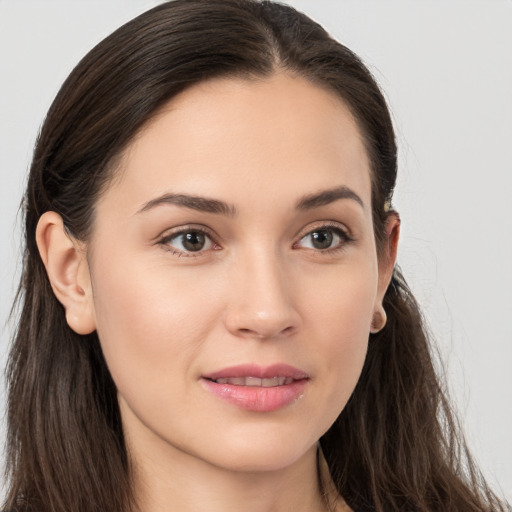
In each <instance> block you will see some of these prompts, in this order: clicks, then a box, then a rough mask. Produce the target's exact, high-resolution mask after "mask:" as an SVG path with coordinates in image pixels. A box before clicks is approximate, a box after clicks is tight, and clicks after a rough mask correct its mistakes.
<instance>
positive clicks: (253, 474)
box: [132, 446, 349, 512]
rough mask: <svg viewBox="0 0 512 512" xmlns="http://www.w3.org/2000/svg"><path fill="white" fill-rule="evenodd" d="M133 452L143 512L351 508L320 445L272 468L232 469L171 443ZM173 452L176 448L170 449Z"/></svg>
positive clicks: (328, 511)
mask: <svg viewBox="0 0 512 512" xmlns="http://www.w3.org/2000/svg"><path fill="white" fill-rule="evenodd" d="M166 451H167V450H165V451H158V452H157V453H156V454H155V453H151V452H148V451H146V452H145V453H144V455H139V456H137V455H136V454H132V466H133V479H134V489H135V498H136V502H137V504H138V511H137V512H169V511H171V510H180V511H181V512H192V511H194V512H197V510H201V512H221V511H222V512H239V511H240V510H243V511H244V512H284V511H290V510H293V511H294V512H302V511H303V512H342V511H348V510H349V509H348V508H345V506H344V504H343V503H341V501H342V500H340V499H339V498H338V496H337V494H336V492H335V490H334V487H333V486H332V483H331V482H330V479H329V477H328V471H327V472H326V467H327V466H326V465H325V461H324V460H323V458H322V459H321V461H320V462H321V467H322V469H321V473H322V478H323V479H324V482H326V478H325V477H326V475H327V478H328V480H327V482H326V484H325V483H324V485H323V487H324V493H325V495H324V493H323V492H322V491H321V489H320V485H319V479H318V461H317V447H316V446H312V447H311V448H310V449H309V450H308V451H307V452H306V453H305V454H304V455H303V457H301V458H300V459H299V460H297V461H295V462H294V463H292V464H290V465H287V466H286V467H284V468H280V469H275V470H271V471H231V470H229V469H225V468H219V467H216V466H214V465H211V464H209V463H207V462H205V461H203V460H200V459H197V458H196V457H194V456H191V455H189V454H186V453H184V452H181V451H180V450H177V449H176V448H170V449H169V451H167V453H165V452H166ZM170 452H172V453H170Z"/></svg>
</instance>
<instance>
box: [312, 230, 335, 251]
mask: <svg viewBox="0 0 512 512" xmlns="http://www.w3.org/2000/svg"><path fill="white" fill-rule="evenodd" d="M309 236H310V237H311V245H312V246H313V247H314V248H315V249H328V248H329V247H331V244H332V241H333V238H334V235H333V233H332V231H328V230H326V229H320V230H318V231H313V233H311V234H310V235H309Z"/></svg>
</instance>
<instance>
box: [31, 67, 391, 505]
mask: <svg viewBox="0 0 512 512" xmlns="http://www.w3.org/2000/svg"><path fill="white" fill-rule="evenodd" d="M340 187H345V190H346V189H350V191H351V192H352V193H353V194H355V195H356V196H357V198H359V199H360V202H359V201H358V200H357V199H355V198H354V197H355V196H352V197H344V198H338V199H336V200H333V201H330V202H328V203H327V204H322V205H317V206H314V205H313V207H310V208H308V209H298V208H297V204H298V203H299V202H300V201H301V200H303V199H304V198H305V197H307V196H311V195H312V194H317V193H319V192H321V191H325V190H332V189H339V188H340ZM165 194H187V195H191V196H201V197H205V198H208V199H215V200H218V201H222V202H225V203H227V204H228V205H229V211H227V212H224V213H212V212H205V211H199V210H197V209H193V208H189V207H186V206H183V205H178V204H170V203H169V202H163V203H158V204H154V203H151V202H152V201H154V200H155V199H157V198H161V197H162V196H163V195H165ZM360 203H362V204H360ZM310 206H311V205H310ZM235 210H236V213H235ZM326 226H327V227H326ZM198 228H201V229H205V230H206V232H207V235H206V238H205V240H206V243H205V245H204V247H203V248H202V249H201V250H198V251H187V250H186V247H185V246H184V245H183V239H182V238H180V236H179V235H177V232H178V231H179V230H180V229H188V232H191V231H194V229H195V230H197V229H198ZM387 231H388V239H389V243H388V245H387V249H386V250H385V251H384V252H383V256H382V257H381V260H380V261H379V260H378V258H377V250H376V246H375V239H374V232H373V224H372V215H371V183H370V171H369V164H368V159H367V155H366V151H365V148H364V145H363V142H362V139H361V135H360V132H359V129H358V127H357V124H356V122H355V120H354V118H353V117H352V115H351V114H350V112H349V110H348V108H347V107H346V106H345V105H344V104H343V102H342V101H341V100H340V99H339V98H338V97H336V96H335V95H334V94H333V93H331V92H328V91H326V90H323V89H321V88H319V87H317V86H315V85H312V84H311V83H309V82H307V81H306V80H304V79H302V78H298V77H293V76H290V75H288V74H285V73H276V74H275V75H273V76H271V77H269V78H265V79H252V80H250V81H249V80H242V79H232V78H231V79H217V80H213V81H211V82H207V83H202V84H199V85H196V86H194V87H192V88H190V89H188V90H186V91H185V92H183V93H181V94H180V95H179V96H177V97H175V98H174V99H172V100H171V101H170V102H169V103H168V104H167V105H166V106H165V107H164V108H163V109H162V110H161V111H160V112H159V113H158V115H157V116H156V117H155V118H153V119H152V120H151V122H150V123H149V124H148V125H147V126H146V127H145V128H144V129H143V130H142V131H141V133H140V134H139V135H138V136H137V137H136V139H135V140H134V141H133V143H132V144H131V145H130V146H129V148H128V150H127V151H126V152H125V154H124V157H123V159H122V164H121V166H120V169H119V170H118V172H117V176H116V179H115V180H113V182H112V184H111V185H110V186H109V187H108V188H107V190H106V191H105V192H104V193H103V194H102V196H101V197H100V199H99V201H98V203H97V205H96V214H95V223H94V229H93V234H92V238H91V240H89V241H88V243H87V244H82V243H78V242H77V241H75V240H72V239H70V238H69V237H68V236H67V235H66V233H65V231H64V230H63V227H62V221H61V219H60V217H59V216H58V215H57V214H56V213H54V212H47V213H46V214H44V215H43V217H42V218H41V221H40V223H39V226H38V232H37V240H38V245H39V248H40V252H41V256H42V258H43V261H44V263H45V265H46V268H47V270H48V275H49V277H50V281H51V283H52V287H53V289H54V291H55V293H56V295H57V297H58V298H59V300H60V301H61V302H62V303H63V305H64V306H65V309H66V316H67V320H68V323H69V325H70V327H71V328H73V329H74V330H75V331H77V332H79V333H82V334H84V333H87V332H91V331H93V330H94V329H96V330H97V332H98V335H99V338H100V341H101V345H102V349H103V351H104V354H105V358H106V361H107V364H108V365H109V369H110V371H111V373H112V376H113V379H114V381H115V383H116V385H117V387H118V392H119V395H118V396H119V405H120V409H121V414H122V419H123V426H124V429H125V432H126V439H127V446H128V450H129V453H130V457H131V460H132V462H133V467H134V485H135V489H136V495H137V498H138V502H139V504H140V510H141V511H143V512H164V511H168V510H181V511H184V512H186V511H192V510H194V511H197V510H202V511H206V512H217V511H223V512H226V511H239V510H244V511H249V512H250V511H258V512H261V511H269V512H270V511H273V512H278V511H285V510H287V511H288V510H294V511H299V512H300V511H302V510H304V511H308V512H311V511H322V510H327V508H326V505H325V503H324V500H322V498H321V496H320V493H319V489H318V486H317V478H316V450H317V441H318V439H319V438H320V437H321V436H322V434H323V433H324V432H325V431H326V430H327V429H328V428H329V427H330V425H331V424H332V423H333V422H334V420H335V419H336V417H337V416H338V415H339V414H340V412H341V411H342V410H343V408H344V406H345V404H346V402H347V400H348V398H349V397H350V395H351V393H352V391H353V389H354V387H355V385H356V383H357V380H358V378H359V375H360V373H361V369H362V366H363V363H364V359H365V355H366V350H367V344H368V334H369V331H370V329H371V324H372V319H373V318H374V317H375V316H377V317H378V315H379V314H383V310H382V298H383V296H384V293H385V290H386V288H387V286H388V284H389V280H390V278H391V272H392V269H393V266H394V261H395V255H396V243H397V239H398V220H397V219H396V218H394V217H392V216H391V217H390V220H389V222H388V227H387ZM312 233H320V238H322V237H324V238H325V236H331V235H332V237H333V238H332V243H331V246H329V247H328V248H326V249H322V248H318V246H316V245H315V243H314V238H313V235H312ZM196 247H197V246H196ZM376 314H377V315H376ZM245 363H256V364H259V365H262V366H267V365H271V364H275V363H286V364H289V365H292V366H294V367H296V368H299V369H300V370H302V371H304V372H305V373H307V375H308V381H307V384H306V385H305V388H304V391H303V393H302V394H301V396H300V397H299V398H298V399H297V400H295V401H294V402H292V403H291V404H288V405H286V406H284V407H281V408H279V409H278V410H275V411H271V412H259V411H258V412H256V411H251V410H245V409H243V408H240V407H238V406H236V405H234V404H232V403H228V402H226V401H225V400H222V399H220V398H218V397H217V396H215V395H214V394H212V393H211V392H210V391H208V390H207V389H206V388H205V386H204V385H203V384H204V382H203V380H202V376H204V375H205V374H207V373H209V372H213V371H217V370H220V369H222V368H225V367H230V366H233V365H238V364H245ZM324 476H325V475H324ZM326 479H327V481H328V476H326ZM327 487H329V485H327ZM330 498H331V500H334V501H336V496H335V495H334V493H333V492H332V491H331V492H330ZM334 508H336V510H348V508H346V506H345V505H344V504H343V503H342V501H341V500H337V502H336V504H335V505H334Z"/></svg>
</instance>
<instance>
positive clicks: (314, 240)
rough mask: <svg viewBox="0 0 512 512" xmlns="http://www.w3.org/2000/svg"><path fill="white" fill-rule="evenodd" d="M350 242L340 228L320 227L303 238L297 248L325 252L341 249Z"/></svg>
mask: <svg viewBox="0 0 512 512" xmlns="http://www.w3.org/2000/svg"><path fill="white" fill-rule="evenodd" d="M350 240H351V239H350V237H349V236H348V235H347V234H346V233H345V232H344V231H343V230H342V229H340V228H335V227H321V228H319V229H315V230H313V231H310V232H309V233H308V234H307V235H305V236H303V237H302V238H301V239H300V241H299V243H298V246H299V247H301V248H305V249H316V250H319V251H322V250H323V251H325V250H328V249H336V248H338V247H341V246H343V244H344V243H346V242H349V241H350Z"/></svg>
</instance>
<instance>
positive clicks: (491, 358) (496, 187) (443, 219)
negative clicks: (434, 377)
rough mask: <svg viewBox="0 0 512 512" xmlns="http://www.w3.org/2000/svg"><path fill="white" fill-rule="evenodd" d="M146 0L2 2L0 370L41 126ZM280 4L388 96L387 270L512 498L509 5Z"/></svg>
mask: <svg viewBox="0 0 512 512" xmlns="http://www.w3.org/2000/svg"><path fill="white" fill-rule="evenodd" d="M157 3H159V2H157V1H150V0H123V1H110V0H102V1H91V0H88V1H77V0H62V1H51V0H45V1H42V0H39V1H29V0H0V176H1V178H2V182H1V183H2V186H1V187H0V237H1V239H0V247H1V252H0V255H1V256H0V257H1V260H0V283H1V288H0V291H1V296H0V322H1V324H2V331H1V344H0V367H2V368H3V366H4V365H5V352H6V347H7V344H8V340H9V336H10V332H11V331H12V326H11V325H10V323H9V322H8V321H7V317H8V312H9V308H10V304H11V302H12V298H13V294H14V289H15V287H16V281H17V277H18V272H19V255H20V235H19V221H20V219H19V218H18V217H17V210H18V204H19V201H20V198H21V195H22V190H23V183H24V180H25V175H26V171H27V168H28V165H29V162H30V155H31V150H32V147H33V144H34V140H35V136H36V134H37V130H38V128H39V126H40V124H41V122H42V120H43V118H44V115H45V113H46V110H47V109H48V107H49V104H50V102H51V100H52V99H53V97H54V95H55V94H56V92H57V90H58V87H59V86H60V84H61V83H62V81H63V80H64V79H65V77H66V76H67V74H68V73H69V72H70V71H71V69H72V67H73V66H74V64H76V62H77V61H78V60H79V58H80V57H82V56H83V55H84V54H85V53H86V52H87V51H88V50H89V49H90V48H91V47H92V46H93V45H94V44H95V43H96V42H98V41H99V40H100V39H102V38H103V37H104V36H106V35H107V34H108V33H110V32H111V31H112V30H113V29H115V28H117V27H118V26H119V25H120V24H121V23H123V22H124V21H127V20H128V19H130V18H131V17H133V16H134V15H136V14H138V13H139V12H142V11H144V10H145V9H146V8H148V7H152V6H153V5H156V4H157ZM289 3H292V4H293V5H295V6H296V7H298V8H299V9H302V10H304V11H305V12H306V13H308V14H309V15H310V16H312V17H313V18H315V19H317V20H318V21H320V22H321V23H322V24H323V25H324V26H325V27H326V28H327V29H328V30H329V31H330V32H331V33H332V34H334V35H335V36H336V37H337V38H338V39H340V40H341V41H342V42H343V43H345V44H346V45H347V46H349V47H350V48H351V49H353V50H354V51H356V53H358V54H359V55H360V56H361V57H362V58H363V59H364V60H365V62H366V63H367V64H368V65H369V66H370V68H371V69H372V71H373V72H374V74H375V76H376V77H377V79H378V81H379V82H380V84H381V85H382V87H383V89H384V91H385V92H386V95H387V97H388V99H389V102H390V106H391V109H392V111H393V115H394V119H395V123H396V129H397V134H398V140H399V146H400V180H399V184H398V189H397V192H396V197H395V205H396V206H397V208H398V209H399V211H400V212H401V215H402V220H403V224H402V226H403V229H402V241H401V247H400V252H399V263H400V264H401V266H402V268H403V270H404V273H405V275H406V277H407V278H408V280H409V282H410V284H411V286H412V288H413V290H414V292H415V294H416V296H417V298H418V300H419V301H420V303H421V304H422V306H423V307H424V311H425V316H426V319H427V321H428V323H429V325H430V327H431V330H432V332H433V334H434V336H435V337H436V339H437V341H438V343H439V346H440V348H441V353H442V356H443V361H444V363H445V366H446V368H447V373H448V379H449V386H450V389H451V392H452V394H453V396H454V399H455V402H456V405H457V407H458V409H459V411H460V414H461V418H462V421H463V424H464V427H465V430H466V433H467V436H468V440H469V443H470V445H471V446H472V448H473V450H474V453H475V455H476V457H477V460H478V461H479V462H480V464H481V467H482V468H483V470H484V472H485V474H486V475H487V476H488V477H489V479H490V480H491V481H492V482H493V483H494V485H495V486H496V487H497V488H499V487H500V486H501V489H502V491H503V492H504V493H505V494H506V495H507V496H508V498H509V499H510V498H512V441H511V433H512V372H511V370H510V369H511V366H512V236H511V235H512V200H511V192H512V163H511V162H512V159H511V157H510V150H511V147H512V142H511V141H512V122H511V121H512V99H511V91H512V59H511V55H512V2H511V1H509V0H479V1H472V0H463V1H455V0H439V1H428V0H374V1H372V0H365V1H364V2H363V1H362V0H316V1H315V0H296V1H291V2H289ZM0 392H1V394H0V411H3V410H4V406H5V402H4V400H5V398H4V391H3V387H0ZM3 437H4V435H3V430H2V427H0V438H1V439H3ZM0 488H1V486H0ZM0 495H1V490H0Z"/></svg>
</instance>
